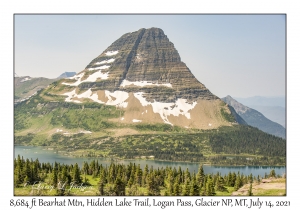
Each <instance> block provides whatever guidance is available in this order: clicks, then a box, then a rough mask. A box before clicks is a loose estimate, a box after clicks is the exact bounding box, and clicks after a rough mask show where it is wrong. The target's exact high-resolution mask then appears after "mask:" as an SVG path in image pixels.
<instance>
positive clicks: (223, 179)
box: [14, 156, 279, 196]
mask: <svg viewBox="0 0 300 210" xmlns="http://www.w3.org/2000/svg"><path fill="white" fill-rule="evenodd" d="M267 177H279V176H278V175H277V176H276V174H275V171H274V170H272V171H271V172H270V174H269V175H267V174H266V175H265V177H264V178H267ZM261 180H262V177H259V176H258V177H254V176H252V174H250V175H248V176H246V175H243V174H240V173H239V172H238V173H235V172H233V173H231V172H229V173H228V174H226V175H221V174H220V173H217V174H204V171H203V167H202V165H200V166H199V169H198V172H197V173H195V172H190V171H189V170H188V169H186V170H184V171H183V170H181V168H180V167H178V168H171V167H166V168H157V169H155V168H153V167H149V166H148V165H146V166H145V168H144V169H142V168H141V167H140V165H136V164H135V163H130V164H129V165H123V164H115V163H111V164H110V165H105V166H103V165H102V164H99V163H98V161H91V162H90V163H87V162H84V164H83V166H82V167H81V168H80V167H79V166H78V164H77V163H76V164H75V165H65V164H60V163H54V164H50V163H40V162H39V161H38V159H37V160H29V159H26V160H24V159H23V158H22V157H20V156H18V158H16V159H15V161H14V185H15V192H14V194H15V195H107V196H127V195H129V196H139V195H147V196H150V195H155V196H159V195H162V196H199V195H200V196H214V195H230V194H231V193H232V192H233V191H236V190H238V189H239V188H241V187H242V186H243V185H245V184H251V183H256V182H260V181H261ZM268 195H277V194H276V193H275V194H270V192H269V193H268Z"/></svg>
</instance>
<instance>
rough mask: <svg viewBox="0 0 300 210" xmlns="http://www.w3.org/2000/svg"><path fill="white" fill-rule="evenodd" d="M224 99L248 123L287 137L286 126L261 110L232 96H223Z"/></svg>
mask: <svg viewBox="0 0 300 210" xmlns="http://www.w3.org/2000/svg"><path fill="white" fill-rule="evenodd" d="M222 100H223V101H224V102H226V103H227V104H229V105H230V106H232V107H233V108H234V109H235V111H236V112H237V113H238V114H239V115H240V116H241V117H242V118H243V119H244V120H245V121H246V122H247V124H248V125H251V126H253V127H256V128H258V129H260V130H262V131H264V132H266V133H269V134H272V135H275V136H279V137H282V138H286V130H285V128H284V127H283V126H281V125H279V124H278V123H275V122H273V121H271V120H269V119H268V118H266V117H265V116H264V115H263V114H261V113H260V112H258V111H256V110H254V109H251V108H249V107H247V106H245V105H243V104H241V103H239V102H238V101H236V100H234V99H233V98H232V97H231V96H226V97H225V98H222Z"/></svg>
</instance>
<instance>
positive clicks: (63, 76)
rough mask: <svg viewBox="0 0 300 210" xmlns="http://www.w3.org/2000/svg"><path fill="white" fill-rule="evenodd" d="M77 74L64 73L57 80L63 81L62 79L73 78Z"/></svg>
mask: <svg viewBox="0 0 300 210" xmlns="http://www.w3.org/2000/svg"><path fill="white" fill-rule="evenodd" d="M75 74H76V72H64V73H62V74H61V75H60V76H59V77H57V78H59V79H62V78H68V77H73V76H74V75H75Z"/></svg>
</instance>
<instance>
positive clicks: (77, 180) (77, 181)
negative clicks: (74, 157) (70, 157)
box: [72, 163, 81, 184]
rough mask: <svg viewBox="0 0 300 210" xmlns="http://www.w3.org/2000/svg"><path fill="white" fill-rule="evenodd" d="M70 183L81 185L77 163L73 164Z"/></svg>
mask: <svg viewBox="0 0 300 210" xmlns="http://www.w3.org/2000/svg"><path fill="white" fill-rule="evenodd" d="M72 182H73V183H74V184H80V183H81V177H80V170H79V167H78V164H77V163H75V166H74V168H73V177H72Z"/></svg>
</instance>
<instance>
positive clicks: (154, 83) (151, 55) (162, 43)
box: [81, 28, 217, 102]
mask: <svg viewBox="0 0 300 210" xmlns="http://www.w3.org/2000/svg"><path fill="white" fill-rule="evenodd" d="M108 52H111V53H108ZM113 59H114V60H113ZM110 61H111V63H109V64H110V67H109V69H106V70H103V71H102V72H103V73H104V72H108V71H109V79H108V80H107V81H105V82H103V81H99V82H95V83H93V84H82V85H81V88H83V89H88V88H97V89H99V90H101V89H102V90H104V89H105V90H111V91H112V90H121V89H122V90H125V91H128V90H129V91H143V92H145V94H146V97H147V98H148V100H150V99H155V100H158V101H163V102H172V101H173V102H174V101H175V100H176V99H177V98H185V99H188V100H194V99H197V98H203V99H216V98H217V97H216V96H214V95H213V94H212V93H211V92H210V91H209V90H208V89H207V88H206V87H205V86H204V85H203V84H201V83H200V82H199V81H198V80H197V79H196V78H195V77H194V75H193V74H192V73H191V71H190V70H189V68H188V67H187V66H186V65H185V63H183V62H181V59H180V56H179V53H178V52H177V50H176V49H175V47H174V44H173V43H172V42H170V41H169V39H168V37H167V36H166V35H165V34H164V32H163V30H161V29H159V28H150V29H140V30H139V31H136V32H133V33H127V34H124V35H123V36H122V37H121V38H119V39H118V40H116V41H115V42H114V43H112V44H111V45H110V46H109V47H108V48H107V49H106V50H105V51H104V52H103V53H102V54H101V55H99V56H98V57H97V58H95V59H93V60H92V61H91V62H90V63H89V64H88V65H87V67H86V70H87V69H92V68H100V67H101V66H103V64H104V63H105V62H106V63H105V64H107V65H108V63H107V62H110ZM141 82H144V84H141ZM146 84H148V85H146ZM158 86H160V87H163V88H157V89H156V91H153V87H158Z"/></svg>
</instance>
